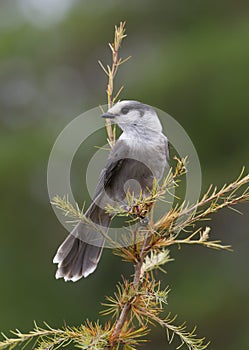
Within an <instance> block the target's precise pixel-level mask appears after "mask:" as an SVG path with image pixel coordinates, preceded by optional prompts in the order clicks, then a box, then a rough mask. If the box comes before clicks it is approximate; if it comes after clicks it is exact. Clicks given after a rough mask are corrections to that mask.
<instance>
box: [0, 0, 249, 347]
mask: <svg viewBox="0 0 249 350" xmlns="http://www.w3.org/2000/svg"><path fill="white" fill-rule="evenodd" d="M248 10H249V6H248V2H246V1H243V0H238V1H231V0H220V1H218V2H217V1H213V0H209V1H206V0H204V1H195V0H190V1H183V0H180V1H168V0H167V1H159V0H154V1H148V0H143V1H131V0H127V1H121V0H115V1H114V0H105V1H96V0H92V1H86V0H82V1H77V0H43V1H39V0H19V1H18V0H16V1H15V0H1V2H0V105H1V106H0V111H1V112H0V188H1V190H0V195H1V198H0V233H1V236H0V276H1V288H0V330H1V331H4V332H7V331H8V330H9V329H15V328H19V329H21V330H23V331H26V330H28V329H30V328H32V326H33V320H36V321H37V322H38V323H41V322H42V321H47V322H48V323H49V324H51V325H53V326H61V325H62V324H63V322H64V320H65V321H66V322H67V323H68V324H69V325H77V324H80V323H81V322H83V321H84V320H85V319H86V318H88V319H90V320H96V319H97V318H98V312H99V311H100V310H101V306H100V302H101V301H104V296H105V295H109V294H112V292H113V289H114V285H115V283H116V282H117V281H119V279H120V274H123V275H125V276H128V275H129V273H130V267H129V266H128V265H127V264H126V263H123V262H121V261H120V259H119V258H118V257H115V256H113V255H112V254H111V251H110V250H107V251H105V252H104V256H103V258H102V261H101V264H100V265H99V268H98V269H97V271H96V273H94V275H91V276H89V278H87V279H86V280H81V281H79V282H78V283H75V284H73V283H65V282H63V281H61V280H59V281H57V280H55V278H54V272H55V266H54V265H53V264H52V258H53V255H54V253H55V251H56V249H57V247H58V245H59V243H60V242H61V241H62V239H63V238H64V237H65V236H66V232H65V230H64V228H63V227H62V226H61V225H60V224H59V222H58V221H57V219H56V217H55V215H54V213H53V210H52V209H51V206H50V203H49V198H48V194H47V187H46V167H47V161H48V157H49V153H50V150H51V147H52V145H53V143H54V141H55V139H56V136H57V135H58V134H59V132H60V131H61V130H62V128H63V127H64V126H65V125H66V124H67V123H68V122H69V121H70V120H72V119H73V118H74V117H76V116H77V115H79V114H81V113H82V112H84V111H86V110H88V109H89V108H92V107H95V106H97V105H99V104H104V103H106V100H105V84H106V77H105V76H104V74H103V72H102V71H101V69H100V67H99V66H98V63H97V61H98V59H102V61H103V62H104V63H106V62H108V60H110V54H109V51H108V47H107V43H108V42H109V41H110V40H111V38H112V35H113V27H114V25H115V24H117V23H119V21H120V20H126V22H127V33H128V38H127V39H126V41H125V43H124V45H123V48H122V56H123V57H126V56H127V55H132V59H131V60H130V61H129V62H128V63H126V65H124V66H122V67H121V69H120V74H119V76H118V79H117V85H116V86H119V85H120V84H125V90H124V92H123V94H122V98H123V99H124V98H125V99H137V100H140V101H143V102H145V103H148V104H151V105H154V106H156V107H159V108H160V109H162V110H165V111H167V112H168V113H169V114H171V115H172V116H174V117H175V118H176V119H177V120H178V121H179V123H181V125H182V126H183V127H184V128H185V130H186V131H187V133H188V134H189V136H190V137H191V139H192V141H193V143H194V144H195V146H196V149H197V151H198V153H199V157H200V161H201V165H202V174H203V191H204V190H205V189H207V186H208V184H209V183H215V184H217V185H221V184H223V183H224V182H228V181H230V180H232V179H234V178H235V177H236V176H237V175H238V174H239V172H240V170H241V167H242V165H246V166H247V171H248V170H249V167H248V160H249V157H248V156H249V154H248V153H249V152H248V151H249V137H248V130H249V114H248V112H249V103H248V100H249V41H248V40H249V12H248ZM99 137H103V136H99ZM95 143H96V144H98V140H97V137H96V139H94V140H92V141H91V142H90V141H89V144H88V145H87V146H85V147H84V148H83V149H82V150H81V155H80V157H76V159H75V162H74V164H73V170H74V174H78V175H75V176H73V178H75V181H74V189H75V193H76V197H77V198H78V201H79V202H80V203H82V202H83V200H84V199H86V200H87V201H89V196H88V195H86V193H85V191H84V186H83V182H84V171H85V169H86V166H87V162H88V160H89V152H92V150H93V147H94V144H95ZM238 209H239V210H240V211H241V212H242V213H243V215H239V214H237V213H235V212H233V211H231V210H224V211H223V212H220V213H219V214H217V215H215V216H214V217H213V220H212V222H211V225H212V228H213V230H212V237H213V238H215V239H216V238H217V239H218V238H221V239H222V241H223V242H224V243H226V244H232V245H233V248H234V252H233V253H228V252H217V251H210V250H208V249H204V248H200V247H184V248H183V249H182V250H181V251H179V250H177V249H172V252H171V255H172V256H173V257H174V258H175V262H174V263H171V264H170V265H168V274H167V275H160V277H161V278H162V280H163V283H164V284H165V285H169V286H170V288H171V293H170V297H169V307H168V308H169V310H170V311H172V312H173V313H176V314H178V315H179V322H180V321H184V320H187V321H188V324H189V326H190V327H191V326H193V325H195V324H197V325H198V334H199V335H205V336H206V337H207V339H210V340H211V341H212V346H211V347H210V349H226V350H234V349H238V350H240V349H241V350H242V349H246V348H249V322H248V312H249V274H248V252H249V238H248V233H249V232H248V226H249V206H248V205H246V204H244V205H240V206H239V208H238ZM151 338H152V340H153V343H148V344H147V345H146V347H144V348H146V349H155V348H156V349H174V348H175V344H174V345H171V346H169V345H168V344H167V342H166V339H165V335H164V334H163V330H161V329H154V330H153V333H152V335H151Z"/></svg>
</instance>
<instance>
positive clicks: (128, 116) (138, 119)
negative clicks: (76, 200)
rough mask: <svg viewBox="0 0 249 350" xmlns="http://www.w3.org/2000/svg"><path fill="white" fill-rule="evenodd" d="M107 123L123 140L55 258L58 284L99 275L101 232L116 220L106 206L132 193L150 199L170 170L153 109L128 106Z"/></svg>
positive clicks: (113, 111) (120, 105)
mask: <svg viewBox="0 0 249 350" xmlns="http://www.w3.org/2000/svg"><path fill="white" fill-rule="evenodd" d="M102 117H103V118H108V119H109V120H111V121H112V122H114V123H116V124H117V125H118V126H119V127H120V129H121V130H122V134H121V135H120V137H119V138H118V140H117V141H116V143H115V145H114V146H113V147H112V148H111V151H110V153H109V156H108V158H107V161H106V164H105V166H104V168H103V169H102V171H101V173H100V176H99V180H98V183H97V186H96V190H95V193H94V195H93V200H92V203H91V204H90V206H89V208H88V209H87V211H86V212H85V218H86V220H84V221H80V222H79V223H78V224H77V225H76V226H75V227H74V228H73V230H72V231H71V233H69V235H68V236H67V238H66V239H65V240H64V242H63V243H62V244H61V245H60V246H59V248H58V250H57V252H56V255H55V257H54V259H53V263H55V264H58V266H57V271H56V275H55V277H56V278H57V279H58V278H64V280H65V281H73V282H76V281H78V280H79V279H81V278H82V277H87V276H88V275H90V274H91V273H93V272H94V271H95V269H96V267H97V265H98V262H99V260H100V257H101V254H102V251H103V246H104V242H105V238H104V235H103V234H100V230H99V229H98V228H101V229H103V230H104V231H107V230H108V227H109V226H110V223H111V220H112V216H111V214H110V213H107V211H106V206H107V205H108V204H113V203H116V204H120V203H123V202H124V201H125V198H126V193H127V191H128V190H129V191H132V193H133V194H136V195H137V194H138V193H141V191H142V193H143V194H146V193H148V192H149V191H150V190H151V189H152V186H153V181H154V179H156V180H157V181H160V179H161V178H162V176H163V173H164V171H165V169H166V168H167V166H168V159H169V146H168V139H167V137H166V136H165V135H164V134H163V132H162V125H161V123H160V120H159V118H158V116H157V113H156V111H155V110H154V109H153V108H152V107H151V106H150V105H147V104H144V103H142V102H139V101H133V100H123V101H119V102H117V103H116V104H114V105H113V106H112V107H111V108H109V109H108V111H107V112H106V113H104V114H103V115H102Z"/></svg>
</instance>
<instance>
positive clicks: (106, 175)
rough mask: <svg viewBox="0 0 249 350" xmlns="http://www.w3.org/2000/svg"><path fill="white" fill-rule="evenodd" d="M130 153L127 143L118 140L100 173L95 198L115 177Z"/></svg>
mask: <svg viewBox="0 0 249 350" xmlns="http://www.w3.org/2000/svg"><path fill="white" fill-rule="evenodd" d="M128 154H129V147H128V146H127V144H126V143H125V142H124V141H123V140H118V141H117V142H116V144H115V146H114V147H113V148H112V150H111V152H110V154H109V157H108V159H107V161H106V164H105V167H104V169H102V171H101V173H100V175H99V180H98V183H97V186H96V190H95V193H94V196H93V200H95V199H96V198H97V197H99V195H100V194H101V192H102V190H103V188H104V187H105V186H106V185H108V183H110V180H111V179H112V178H113V176H114V175H115V173H117V172H118V171H119V170H120V169H121V167H122V165H123V163H124V162H125V160H126V157H128Z"/></svg>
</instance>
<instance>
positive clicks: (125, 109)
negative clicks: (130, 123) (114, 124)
mask: <svg viewBox="0 0 249 350" xmlns="http://www.w3.org/2000/svg"><path fill="white" fill-rule="evenodd" d="M121 112H122V114H127V113H128V112H129V108H127V107H123V108H122V109H121Z"/></svg>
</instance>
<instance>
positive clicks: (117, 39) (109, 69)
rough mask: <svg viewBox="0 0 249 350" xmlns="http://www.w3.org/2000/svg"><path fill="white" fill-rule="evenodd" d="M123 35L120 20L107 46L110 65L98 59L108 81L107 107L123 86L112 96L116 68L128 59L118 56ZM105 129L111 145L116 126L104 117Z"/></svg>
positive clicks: (123, 23)
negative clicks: (111, 40) (105, 64)
mask: <svg viewBox="0 0 249 350" xmlns="http://www.w3.org/2000/svg"><path fill="white" fill-rule="evenodd" d="M125 37H126V34H125V22H120V24H119V26H115V31H114V40H113V43H112V44H111V43H109V48H110V49H111V53H112V65H111V66H110V65H107V66H106V67H105V66H104V65H103V63H102V62H101V61H98V62H99V65H100V67H101V68H102V69H103V71H104V73H105V74H106V75H107V77H108V83H107V88H106V94H107V105H108V109H109V108H111V106H112V105H113V104H114V103H115V101H116V100H117V99H118V97H119V95H120V93H121V91H122V90H123V86H121V88H120V89H119V90H118V92H117V93H116V94H115V95H114V96H113V94H114V78H115V76H116V74H117V72H118V68H119V67H120V66H121V65H122V64H124V63H125V62H127V61H128V60H129V59H130V56H129V57H127V58H125V59H121V58H119V50H120V47H121V44H122V41H123V40H124V38H125ZM106 131H107V136H108V139H107V141H108V143H109V145H110V146H111V147H113V146H114V144H115V141H116V126H115V125H114V126H113V127H112V125H111V121H110V119H106Z"/></svg>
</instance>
